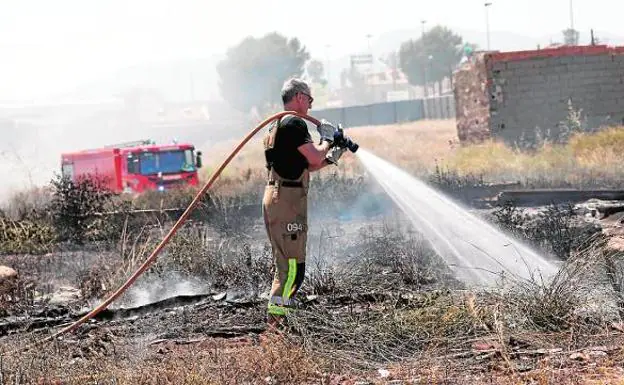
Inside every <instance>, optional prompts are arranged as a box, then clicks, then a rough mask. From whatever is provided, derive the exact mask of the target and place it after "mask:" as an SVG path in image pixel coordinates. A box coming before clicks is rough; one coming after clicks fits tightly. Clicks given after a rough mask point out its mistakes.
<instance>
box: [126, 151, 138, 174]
mask: <svg viewBox="0 0 624 385" xmlns="http://www.w3.org/2000/svg"><path fill="white" fill-rule="evenodd" d="M128 173H129V174H138V173H139V157H138V156H133V155H129V156H128Z"/></svg>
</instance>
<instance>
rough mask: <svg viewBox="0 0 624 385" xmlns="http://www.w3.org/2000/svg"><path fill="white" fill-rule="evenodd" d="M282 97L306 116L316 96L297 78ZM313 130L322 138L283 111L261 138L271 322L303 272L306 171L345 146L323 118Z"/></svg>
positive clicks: (276, 321)
mask: <svg viewBox="0 0 624 385" xmlns="http://www.w3.org/2000/svg"><path fill="white" fill-rule="evenodd" d="M281 96H282V102H283V105H284V110H285V111H295V112H298V113H301V114H306V115H307V113H308V110H309V109H310V108H311V107H312V102H313V101H314V98H313V97H312V95H311V92H310V87H309V86H308V85H307V84H306V82H304V81H302V80H300V79H297V78H292V79H289V80H287V81H286V82H285V83H284V86H283V88H282V95H281ZM317 131H318V132H319V134H320V137H321V140H320V143H315V142H314V141H313V140H312V137H311V136H310V132H309V131H308V125H307V123H306V121H305V120H304V119H302V118H300V117H298V116H296V115H286V116H284V117H282V118H281V119H279V120H277V121H276V122H274V123H273V124H272V125H271V126H270V127H269V130H268V132H267V134H266V135H265V137H264V139H263V142H264V151H265V159H266V166H267V176H268V178H267V179H268V180H267V185H266V187H265V190H264V197H263V199H262V212H263V217H264V223H265V227H266V231H267V235H268V238H269V240H270V242H271V247H272V250H273V261H274V264H275V275H274V278H273V284H272V287H271V293H270V298H269V303H268V309H267V312H268V314H267V322H268V324H269V325H270V326H277V325H281V324H283V321H284V316H285V315H286V314H287V312H288V310H289V308H292V307H291V305H292V304H293V296H294V295H295V294H296V293H297V291H298V290H299V288H300V287H301V284H302V283H303V278H304V276H305V260H306V242H307V232H308V227H307V226H308V220H307V219H308V215H307V214H308V213H307V211H308V201H307V196H308V185H309V180H310V172H314V171H318V170H321V169H322V168H324V167H326V166H328V165H330V164H334V165H337V162H338V159H340V157H341V156H342V154H343V153H344V151H345V149H344V148H339V147H338V146H336V147H334V146H333V144H334V141H335V140H337V139H338V136H339V135H340V133H339V131H338V130H337V128H336V127H335V126H333V125H332V124H330V123H329V122H327V121H324V120H323V121H322V123H321V124H320V125H319V126H318V127H317Z"/></svg>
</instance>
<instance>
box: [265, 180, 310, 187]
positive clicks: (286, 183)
mask: <svg viewBox="0 0 624 385" xmlns="http://www.w3.org/2000/svg"><path fill="white" fill-rule="evenodd" d="M278 183H279V184H280V185H281V186H284V187H303V183H301V182H294V181H289V180H283V181H281V182H277V181H275V180H270V181H269V186H275V185H276V184H278Z"/></svg>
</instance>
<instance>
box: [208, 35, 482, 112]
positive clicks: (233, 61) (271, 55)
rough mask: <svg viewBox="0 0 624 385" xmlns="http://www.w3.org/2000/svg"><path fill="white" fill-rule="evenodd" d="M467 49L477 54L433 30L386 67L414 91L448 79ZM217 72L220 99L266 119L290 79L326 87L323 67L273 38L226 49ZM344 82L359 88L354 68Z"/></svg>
mask: <svg viewBox="0 0 624 385" xmlns="http://www.w3.org/2000/svg"><path fill="white" fill-rule="evenodd" d="M467 46H469V47H471V48H472V49H474V48H476V45H474V44H469V43H465V42H464V40H463V38H462V37H461V36H459V35H458V34H456V33H454V32H453V31H452V30H451V29H449V28H447V27H444V26H435V27H433V28H431V29H430V30H429V31H427V32H425V33H423V34H422V35H421V36H420V37H418V38H415V39H410V40H407V41H405V42H403V43H402V44H401V45H400V48H399V49H398V51H397V52H392V53H390V55H389V56H388V61H384V62H385V63H386V64H387V65H388V66H389V67H390V68H397V69H400V70H401V71H402V72H403V73H404V74H405V75H406V76H407V79H408V81H409V83H410V84H412V85H424V84H426V83H435V82H439V81H441V80H443V79H444V78H446V77H449V76H450V75H451V73H452V70H453V69H454V68H455V66H457V64H458V63H459V62H460V60H461V57H462V55H463V54H464V50H465V48H466V47H467ZM217 72H218V75H219V88H220V92H221V95H222V96H223V98H224V99H225V100H226V101H227V102H228V103H229V104H231V105H232V106H233V107H234V108H237V109H239V110H241V111H243V112H245V113H247V112H249V111H251V110H252V108H254V107H255V108H256V109H257V110H258V112H260V113H267V112H269V111H272V110H274V109H275V108H276V106H279V105H280V104H281V100H280V89H281V86H282V84H283V82H284V81H285V80H286V79H288V78H289V77H291V76H299V77H304V76H305V77H306V78H307V79H308V80H310V81H311V82H313V83H315V84H318V85H321V86H324V85H326V83H327V79H326V78H325V69H324V66H323V63H322V62H321V61H320V60H317V59H312V58H311V54H310V52H309V51H308V50H307V48H306V47H305V46H304V45H303V44H302V42H301V41H300V40H299V39H298V38H296V37H295V38H288V37H286V36H283V35H281V34H279V33H277V32H272V33H268V34H266V35H264V36H262V37H260V38H255V37H247V38H245V39H243V40H242V41H241V42H239V43H238V44H236V45H235V46H233V47H231V48H229V49H228V51H227V52H226V57H225V59H223V60H222V61H221V62H220V63H219V64H218V65H217ZM342 77H343V80H348V81H349V82H350V83H351V84H352V85H353V84H362V82H363V76H362V74H361V73H359V72H358V70H357V68H355V67H352V68H350V69H348V70H346V71H345V72H344V73H343V74H342ZM343 83H344V81H343Z"/></svg>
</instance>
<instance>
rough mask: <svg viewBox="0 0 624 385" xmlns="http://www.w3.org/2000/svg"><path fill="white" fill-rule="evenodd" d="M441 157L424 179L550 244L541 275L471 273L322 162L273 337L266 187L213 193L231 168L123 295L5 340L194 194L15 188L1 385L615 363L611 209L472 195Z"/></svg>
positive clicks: (142, 247) (9, 219) (288, 378)
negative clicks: (298, 260) (292, 309)
mask: <svg viewBox="0 0 624 385" xmlns="http://www.w3.org/2000/svg"><path fill="white" fill-rule="evenodd" d="M443 170H444V169H443V168H438V169H434V170H432V171H431V172H430V173H429V174H426V175H424V176H423V178H425V179H426V180H428V181H429V182H431V183H432V184H433V185H435V186H436V187H438V188H439V189H440V190H442V191H445V192H446V193H448V194H450V195H451V196H453V197H455V198H457V199H458V200H459V201H461V202H463V203H465V204H466V205H468V206H471V207H472V210H473V211H474V212H475V213H477V214H478V215H480V216H482V217H484V218H486V219H488V220H489V221H491V222H492V223H495V224H496V225H497V226H499V227H501V228H503V229H506V230H507V231H509V232H510V233H513V234H515V236H517V237H520V238H522V239H524V240H526V241H527V242H530V243H531V244H532V245H534V246H535V247H536V248H538V249H539V250H541V251H543V252H544V253H547V254H549V255H552V256H553V258H557V259H558V260H559V261H560V263H561V265H562V270H561V272H560V274H559V275H558V276H557V277H556V279H555V280H554V281H553V282H552V283H550V284H544V283H543V282H541V281H540V280H539V278H535V280H533V281H530V282H522V283H518V282H507V284H506V285H504V286H501V287H499V288H496V289H495V290H493V289H488V290H486V289H475V288H466V287H464V285H463V284H462V283H461V282H458V281H456V280H455V279H454V278H453V275H452V273H451V271H450V269H449V268H448V267H447V266H446V264H445V263H444V261H443V260H442V259H440V258H439V257H438V256H437V255H436V254H435V252H433V250H432V249H431V248H430V246H429V244H428V242H427V240H425V239H423V237H422V236H421V235H420V234H419V233H418V232H416V231H414V228H413V226H412V225H411V223H409V221H407V220H406V219H405V218H404V217H403V215H402V214H401V212H400V211H399V210H397V209H396V207H395V206H394V205H393V203H392V201H391V200H389V198H387V197H386V196H385V195H384V194H383V193H382V190H380V189H379V188H378V187H377V186H376V184H375V183H374V182H373V181H371V180H370V179H369V178H368V177H367V176H366V175H365V174H359V173H352V174H349V173H333V172H328V173H325V174H324V175H323V177H315V178H314V179H313V187H312V189H311V191H310V213H311V215H310V235H309V241H308V255H309V259H308V264H307V269H306V280H305V281H304V285H303V287H302V290H301V292H300V294H299V296H298V300H299V305H298V307H299V309H298V311H297V312H296V313H293V315H291V316H290V317H289V331H288V332H287V333H285V334H272V333H267V330H266V326H265V313H266V311H265V310H266V301H267V295H268V290H269V285H270V281H271V279H272V274H271V257H270V250H269V248H268V244H267V241H266V236H265V234H264V227H263V224H262V222H261V220H260V218H261V216H260V207H259V204H258V202H259V199H260V194H261V192H262V190H261V188H259V187H258V186H261V184H257V185H255V187H253V188H248V189H245V190H238V191H237V193H236V194H227V193H226V192H227V191H228V188H229V186H231V185H230V184H229V183H233V182H228V181H224V182H223V183H222V185H221V186H220V188H218V189H216V192H215V193H211V194H208V195H207V196H206V197H205V198H204V199H203V200H202V201H201V203H200V204H199V205H198V207H197V209H196V210H195V212H194V213H193V214H192V215H191V217H190V219H189V221H188V222H187V223H186V224H185V225H184V226H183V227H181V228H180V230H179V231H178V232H177V233H176V235H175V236H174V238H173V239H172V241H171V242H170V243H169V244H168V245H167V246H166V247H165V248H164V249H163V251H162V253H161V254H160V256H159V258H158V260H157V261H156V263H155V264H154V265H152V266H151V267H150V268H149V269H148V270H147V272H146V273H145V274H144V275H143V276H141V277H140V278H139V279H138V280H137V282H136V283H135V284H134V285H133V286H132V287H131V288H130V289H129V290H128V292H126V293H125V294H124V295H122V296H121V297H120V298H119V300H118V301H116V302H114V303H113V304H112V305H111V306H110V307H109V308H108V309H107V310H104V311H103V312H101V313H100V314H98V315H97V316H96V317H94V319H93V320H91V321H89V322H87V323H86V324H84V325H82V326H81V327H80V328H79V329H78V330H77V331H75V332H73V333H70V334H67V335H64V336H62V337H61V338H59V339H57V340H55V341H52V342H47V343H44V344H42V345H37V346H35V347H32V348H31V349H28V350H25V351H20V352H19V353H17V354H15V353H11V352H15V351H16V349H17V350H19V349H21V348H23V347H27V346H29V344H31V343H33V342H36V341H40V340H41V339H43V338H45V337H47V336H49V335H51V333H53V332H55V331H57V330H59V329H60V328H62V327H64V326H67V325H69V324H70V323H71V322H73V321H75V320H76V319H78V318H79V317H80V316H83V315H84V314H86V313H87V312H88V311H89V310H90V309H92V308H93V307H94V306H96V305H97V304H99V303H100V302H101V301H102V300H103V299H104V298H106V297H107V295H110V294H111V293H112V292H113V291H114V290H116V289H117V288H118V287H119V286H120V285H121V284H122V283H123V282H124V281H125V280H126V279H127V278H128V276H129V275H130V274H131V273H132V272H133V271H135V270H136V268H137V267H138V266H139V265H140V264H141V263H142V262H143V261H144V260H145V259H146V258H147V256H148V255H149V254H150V253H151V252H152V250H153V249H154V248H155V247H156V245H157V244H158V243H159V242H160V241H161V239H162V237H163V236H164V234H165V233H166V232H167V231H168V230H169V229H170V226H171V225H172V223H173V220H174V219H175V218H176V216H177V215H180V211H179V210H178V211H176V210H172V211H167V210H163V208H178V209H179V208H180V207H182V208H183V207H185V205H187V204H188V203H189V202H190V201H191V199H192V198H193V194H194V192H195V191H193V190H189V191H178V192H171V193H167V194H146V195H144V196H142V197H140V198H138V199H135V200H126V199H118V198H117V197H114V196H111V195H107V194H100V193H96V192H94V191H92V190H90V186H88V185H86V186H71V185H66V184H64V183H56V184H51V186H49V188H48V189H47V190H45V191H38V193H37V195H36V199H25V198H24V196H22V197H18V198H20V199H17V198H16V199H17V200H16V201H14V202H13V205H11V208H12V210H8V209H7V210H5V212H4V213H3V216H2V222H1V224H2V227H1V228H0V247H2V256H1V257H0V265H7V266H10V267H13V268H15V269H16V270H17V271H18V272H19V277H18V281H17V285H16V286H15V287H13V288H11V289H10V290H8V291H6V292H4V293H2V298H1V300H2V315H1V317H2V319H1V320H0V348H1V349H2V351H3V352H4V353H5V354H4V355H3V356H2V357H1V359H0V384H1V383H11V384H20V383H49V384H52V383H64V384H84V383H98V384H113V383H115V384H148V383H150V384H151V383H162V384H170V383H171V384H173V383H175V384H179V383H185V384H199V383H209V384H222V383H223V384H245V383H253V384H255V383H267V384H292V383H297V384H305V383H310V384H312V383H314V384H355V383H357V382H358V381H359V383H360V384H365V383H371V384H373V383H375V384H376V383H380V384H381V383H394V384H400V383H405V384H409V383H449V384H452V383H484V382H491V383H502V384H506V383H509V384H511V383H514V384H515V383H562V384H566V383H586V381H587V380H588V379H590V378H594V377H595V378H598V377H600V378H601V379H602V380H603V381H608V379H610V378H615V377H617V376H621V375H622V373H621V370H620V369H618V367H620V366H621V364H622V362H623V358H624V355H623V351H622V348H621V346H622V342H624V341H623V339H624V338H623V337H624V334H622V332H623V327H622V324H621V321H622V320H621V316H622V313H623V309H624V307H623V305H622V304H623V303H624V301H623V300H622V298H623V297H622V293H623V291H624V290H623V289H622V288H623V285H622V282H623V279H622V277H624V274H623V273H622V272H623V271H624V270H623V269H622V265H621V252H620V251H619V250H618V249H617V248H614V247H612V246H613V245H612V244H611V243H610V242H611V241H612V237H611V236H610V231H612V230H613V229H616V228H618V226H620V223H619V222H620V219H619V218H620V217H619V214H618V213H613V214H611V215H610V216H609V218H607V219H604V220H601V216H602V215H603V213H605V212H606V211H604V210H603V211H601V210H602V209H601V208H600V207H599V206H600V205H601V204H602V205H607V203H605V202H582V203H581V204H573V205H567V204H552V205H545V206H541V207H520V206H517V205H514V204H513V203H512V202H507V203H505V204H500V205H499V204H497V203H496V202H495V201H490V200H481V201H479V199H478V198H479V196H481V195H484V194H485V196H486V197H488V198H491V197H492V196H495V195H496V194H497V191H496V189H497V187H496V186H492V185H489V184H488V183H487V178H483V177H477V176H471V175H459V174H457V173H454V172H451V171H443ZM253 175H254V174H253V173H250V174H249V175H248V176H247V178H248V179H249V180H250V181H251V182H253ZM251 182H250V184H253V183H251ZM480 194H481V195H480ZM67 207H71V208H72V209H71V210H67ZM595 207H599V209H598V210H595ZM605 207H606V206H605ZM596 211H597V213H596ZM607 211H608V210H607ZM616 211H617V210H616ZM392 381H394V382H392Z"/></svg>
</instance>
